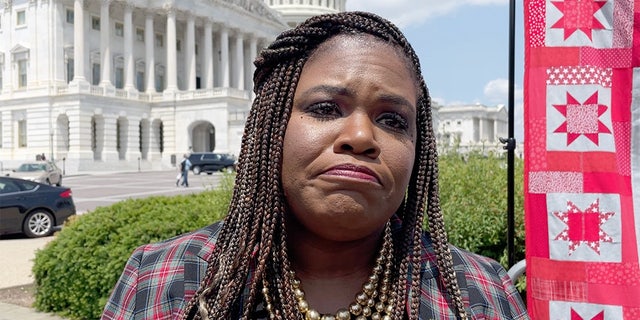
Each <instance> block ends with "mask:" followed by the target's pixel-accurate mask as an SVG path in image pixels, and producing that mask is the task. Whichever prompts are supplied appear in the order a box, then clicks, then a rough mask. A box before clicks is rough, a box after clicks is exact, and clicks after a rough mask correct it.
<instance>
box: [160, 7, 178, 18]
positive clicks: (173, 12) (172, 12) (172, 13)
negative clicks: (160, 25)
mask: <svg viewBox="0 0 640 320" xmlns="http://www.w3.org/2000/svg"><path fill="white" fill-rule="evenodd" d="M162 10H163V11H164V12H165V14H166V15H167V16H169V17H172V18H175V17H176V14H177V13H178V10H177V9H176V8H175V7H174V6H173V4H171V3H165V4H164V5H163V6H162Z"/></svg>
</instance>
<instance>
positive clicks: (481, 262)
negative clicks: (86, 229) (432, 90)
mask: <svg viewBox="0 0 640 320" xmlns="http://www.w3.org/2000/svg"><path fill="white" fill-rule="evenodd" d="M256 67H257V69H256V72H255V75H254V82H255V93H256V99H255V101H254V103H253V107H252V110H251V113H250V115H249V118H248V120H247V125H246V128H245V134H244V137H243V141H242V150H241V155H240V159H239V166H238V171H237V172H238V173H237V178H236V185H235V190H234V194H233V199H232V201H231V204H230V207H229V212H228V216H227V217H226V218H225V220H224V222H223V223H222V224H214V225H211V226H209V227H207V228H204V229H202V230H199V231H196V232H194V233H191V234H188V235H184V236H180V237H178V238H175V239H172V240H169V241H167V242H163V243H159V244H151V245H147V246H143V247H141V248H139V249H137V250H136V252H135V253H134V254H133V256H132V257H131V258H130V260H129V262H128V264H127V266H126V268H125V270H124V273H123V275H122V277H121V279H120V281H119V282H118V284H117V285H116V288H115V289H114V292H113V294H112V297H111V299H110V300H109V302H108V303H107V306H106V307H105V311H104V314H103V318H104V319H131V318H136V319H138V318H140V319H143V318H144V319H151V318H153V319H173V318H180V319H528V317H527V314H526V310H525V308H524V306H523V304H522V301H521V300H520V297H519V295H518V293H517V292H516V291H515V290H514V288H513V286H512V285H511V282H510V280H509V278H508V277H507V275H506V272H505V271H504V269H503V268H501V267H500V265H499V264H497V263H496V262H494V261H491V260H489V259H486V258H483V257H480V256H477V255H474V254H472V253H469V252H465V251H463V250H460V249H458V248H455V247H452V246H449V245H448V244H447V236H446V233H445V231H444V226H443V219H442V214H441V212H440V207H439V197H438V180H437V157H436V145H435V138H434V135H433V128H432V120H431V113H430V101H429V95H428V92H427V89H426V86H425V84H424V80H423V79H422V76H421V71H420V66H419V62H418V58H417V57H416V55H415V53H414V51H413V49H412V48H411V46H410V45H409V44H408V42H407V41H406V39H405V38H404V36H403V35H402V34H401V32H400V31H399V30H398V29H397V28H396V27H395V26H393V25H392V24H391V23H390V22H388V21H386V20H384V19H382V18H380V17H378V16H376V15H373V14H369V13H362V12H347V13H339V14H332V15H323V16H317V17H313V18H311V19H309V20H308V21H306V22H305V23H303V24H302V25H300V26H299V27H297V28H295V29H292V30H289V31H286V32H284V33H283V34H281V35H280V36H279V37H278V38H277V39H276V40H275V41H274V43H273V44H271V45H270V46H269V47H268V48H266V49H265V50H264V51H263V52H262V53H261V55H260V56H259V57H258V58H257V60H256ZM425 212H426V213H427V221H428V223H429V232H428V233H425V232H424V231H423V230H422V221H423V218H424V213H425Z"/></svg>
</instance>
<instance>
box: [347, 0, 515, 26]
mask: <svg viewBox="0 0 640 320" xmlns="http://www.w3.org/2000/svg"><path fill="white" fill-rule="evenodd" d="M508 3H509V0H444V1H443V0H396V1H389V0H347V10H350V11H352V10H361V11H369V12H373V13H376V14H379V15H381V16H383V17H385V18H387V19H389V20H390V21H391V22H393V23H395V24H396V25H398V27H400V28H406V27H410V26H418V25H420V24H422V23H423V22H425V21H426V20H428V19H430V18H433V17H437V16H443V15H446V14H449V13H451V12H454V11H455V10H456V9H457V8H459V7H462V6H485V5H505V4H508Z"/></svg>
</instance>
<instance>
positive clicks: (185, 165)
mask: <svg viewBox="0 0 640 320" xmlns="http://www.w3.org/2000/svg"><path fill="white" fill-rule="evenodd" d="M189 169H191V161H189V155H187V154H186V153H185V154H184V155H183V156H182V161H180V171H181V172H182V184H181V185H182V186H185V187H189ZM177 183H178V182H177V181H176V184H177Z"/></svg>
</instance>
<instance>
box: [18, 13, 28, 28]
mask: <svg viewBox="0 0 640 320" xmlns="http://www.w3.org/2000/svg"><path fill="white" fill-rule="evenodd" d="M26 23H27V14H26V12H25V11H24V10H20V11H17V12H16V26H18V27H20V26H24V25H25V24H26Z"/></svg>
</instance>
